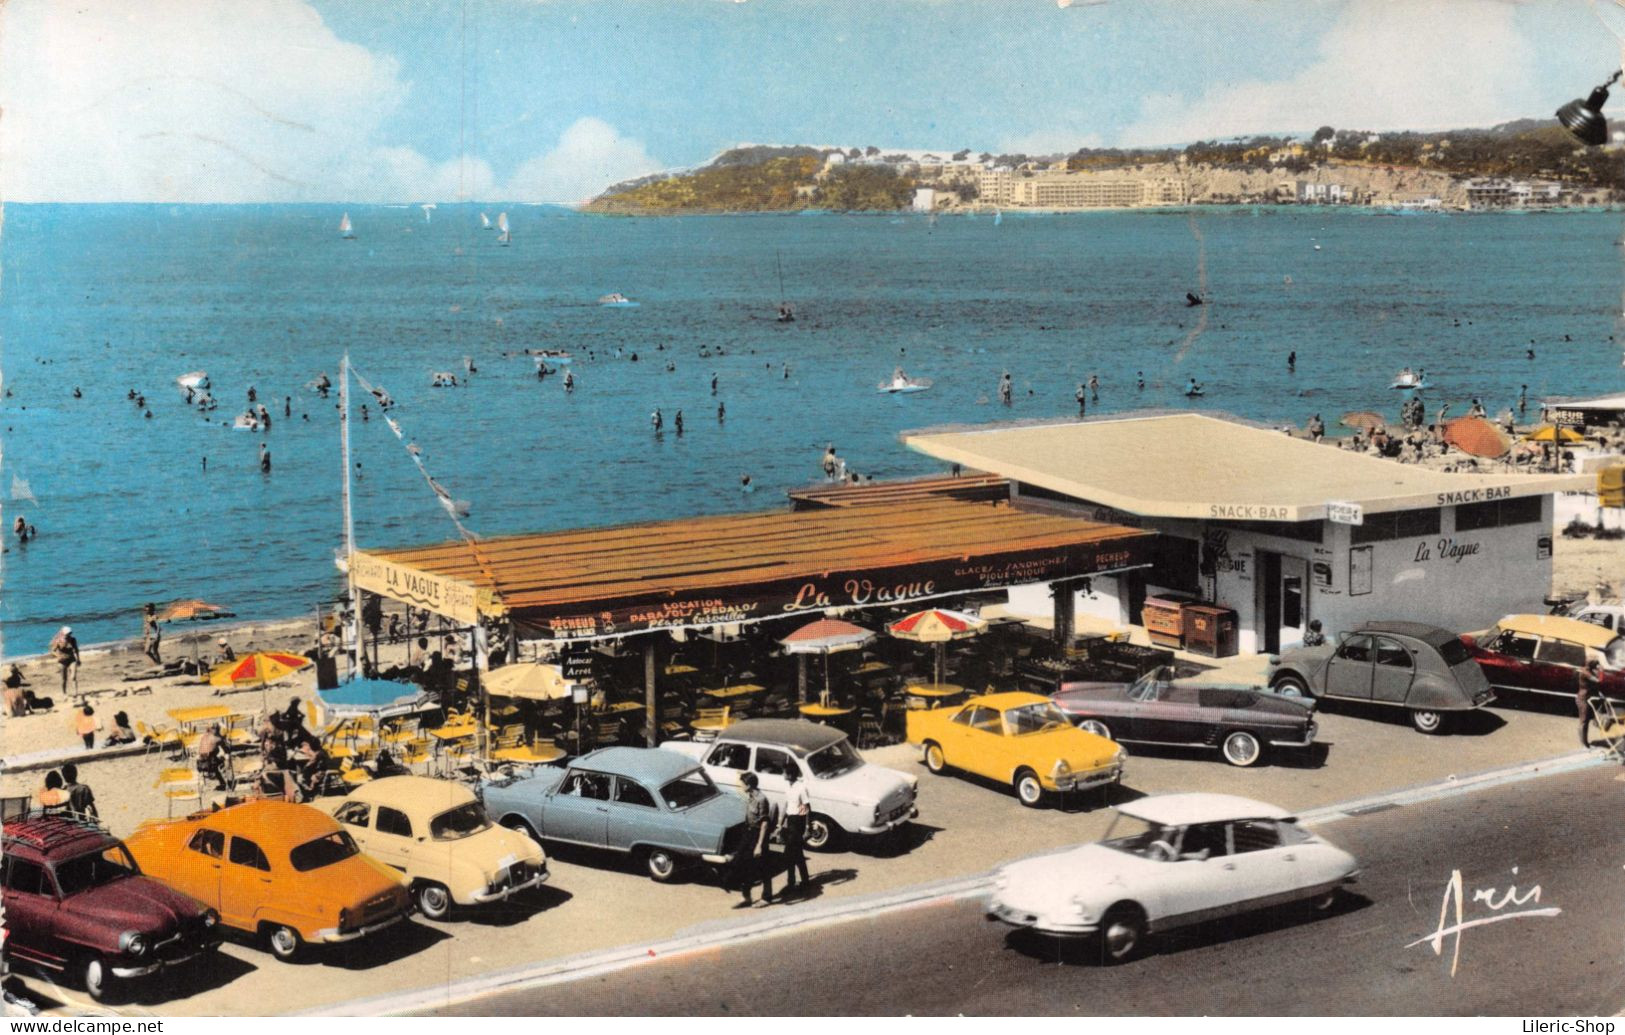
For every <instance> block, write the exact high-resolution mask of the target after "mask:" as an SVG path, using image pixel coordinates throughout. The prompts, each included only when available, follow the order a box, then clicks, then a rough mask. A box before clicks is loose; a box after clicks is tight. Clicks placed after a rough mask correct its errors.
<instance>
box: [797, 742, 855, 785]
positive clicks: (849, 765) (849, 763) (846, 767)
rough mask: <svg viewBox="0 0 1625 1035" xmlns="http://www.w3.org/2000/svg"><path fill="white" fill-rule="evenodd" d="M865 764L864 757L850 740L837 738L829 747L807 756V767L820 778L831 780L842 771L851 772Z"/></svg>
mask: <svg viewBox="0 0 1625 1035" xmlns="http://www.w3.org/2000/svg"><path fill="white" fill-rule="evenodd" d="M862 764H863V759H862V758H861V757H859V755H858V752H857V750H856V749H855V748H853V747H852V742H851V741H849V740H837V741H836V742H835V743H833V744H831V745H830V746H829V747H827V748H822V749H820V750H818V751H814V752H813V753H812V754H810V755H808V756H807V768H808V769H810V770H812V774H813V776H815V777H817V778H818V779H820V780H830V779H833V778H835V777H837V776H840V775H841V774H842V773H850V772H851V771H852V770H854V769H856V768H857V767H858V766H860V765H862Z"/></svg>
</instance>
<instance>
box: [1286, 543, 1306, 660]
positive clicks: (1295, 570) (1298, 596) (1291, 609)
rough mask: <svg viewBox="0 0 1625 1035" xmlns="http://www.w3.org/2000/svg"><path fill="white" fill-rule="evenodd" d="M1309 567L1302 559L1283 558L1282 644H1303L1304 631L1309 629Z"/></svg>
mask: <svg viewBox="0 0 1625 1035" xmlns="http://www.w3.org/2000/svg"><path fill="white" fill-rule="evenodd" d="M1308 576H1309V566H1308V564H1307V563H1306V562H1305V561H1304V560H1303V559H1302V558H1300V557H1287V556H1285V555H1283V556H1282V557H1281V631H1280V636H1281V639H1280V643H1281V645H1282V646H1283V647H1284V646H1285V645H1287V644H1289V643H1301V642H1303V631H1304V630H1305V629H1307V628H1308V627H1309V615H1308V606H1309V597H1308V593H1309V578H1308Z"/></svg>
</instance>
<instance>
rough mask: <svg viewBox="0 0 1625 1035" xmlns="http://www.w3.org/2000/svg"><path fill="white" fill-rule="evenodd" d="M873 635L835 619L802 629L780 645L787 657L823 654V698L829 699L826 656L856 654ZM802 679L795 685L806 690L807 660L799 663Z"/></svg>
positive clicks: (859, 626)
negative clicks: (849, 652) (847, 652)
mask: <svg viewBox="0 0 1625 1035" xmlns="http://www.w3.org/2000/svg"><path fill="white" fill-rule="evenodd" d="M874 638H875V634H874V633H872V632H870V631H869V630H868V629H865V628H864V627H863V626H861V625H853V624H852V623H851V622H843V621H840V620H839V619H836V618H820V619H819V620H818V621H816V622H813V623H812V624H810V625H804V626H802V627H801V628H799V629H797V630H796V631H795V632H793V633H791V634H790V635H789V636H786V637H785V638H784V639H782V640H780V641H779V646H781V647H783V648H784V652H785V653H786V654H822V655H823V656H824V697H825V699H828V697H829V656H830V655H831V654H837V653H839V652H841V651H847V650H857V649H858V648H859V647H862V646H863V645H864V644H866V643H868V642H869V641H870V640H872V639H874ZM800 664H801V665H802V668H801V675H800V677H799V679H798V680H797V682H798V685H799V686H800V687H801V688H802V689H803V690H805V689H806V685H807V669H806V658H802V659H801V661H800Z"/></svg>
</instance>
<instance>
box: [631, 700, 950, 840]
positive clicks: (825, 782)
mask: <svg viewBox="0 0 1625 1035" xmlns="http://www.w3.org/2000/svg"><path fill="white" fill-rule="evenodd" d="M661 747H663V748H666V749H667V750H670V751H680V752H682V753H683V754H686V755H688V756H689V757H690V758H695V759H698V760H699V761H700V762H701V763H703V764H704V766H705V771H706V772H707V773H709V774H711V779H713V780H715V781H716V782H717V783H718V784H719V785H720V786H723V787H738V786H739V777H740V774H742V773H744V772H745V771H746V770H749V771H751V772H753V773H755V774H756V775H757V777H758V778H759V779H760V781H761V787H762V793H763V794H765V795H767V798H768V800H769V801H771V802H772V803H773V804H774V805H775V806H776V807H778V808H780V809H783V807H784V792H785V788H786V787H787V786H788V784H787V782H786V781H785V773H786V772H787V771H789V770H791V769H793V770H795V772H796V775H797V778H798V779H801V780H805V781H806V782H807V798H808V801H809V804H810V805H811V806H812V817H811V819H810V821H809V822H808V824H807V840H806V842H805V844H806V846H807V847H808V848H812V849H833V848H835V847H836V846H837V845H838V844H839V842H840V840H841V838H842V836H843V835H847V834H861V835H875V834H884V833H886V832H887V831H889V830H895V829H896V828H898V827H900V826H902V825H903V824H904V823H907V822H908V821H909V820H911V819H913V818H914V817H915V816H918V815H919V814H920V810H919V809H918V808H917V807H916V806H915V804H914V798H915V794H916V792H917V790H918V787H919V783H920V781H919V778H918V777H916V776H913V775H911V774H908V773H899V772H898V771H897V770H895V769H887V768H885V767H883V766H878V765H870V764H868V763H867V762H865V761H864V760H863V756H862V755H860V754H858V752H857V749H855V748H854V747H853V746H852V743H851V742H850V741H849V740H847V738H846V734H845V733H842V732H841V731H840V730H838V729H834V728H833V727H830V726H824V725H820V724H819V723H816V722H807V721H805V720H801V719H745V720H744V721H742V722H736V723H734V724H733V725H732V726H729V727H728V728H727V729H725V730H723V731H722V732H721V733H720V734H718V735H717V739H716V740H701V741H677V742H669V743H666V744H662V745H661Z"/></svg>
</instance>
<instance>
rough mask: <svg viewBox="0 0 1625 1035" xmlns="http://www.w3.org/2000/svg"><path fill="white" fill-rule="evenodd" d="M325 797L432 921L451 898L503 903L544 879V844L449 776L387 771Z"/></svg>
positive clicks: (472, 903) (366, 849)
mask: <svg viewBox="0 0 1625 1035" xmlns="http://www.w3.org/2000/svg"><path fill="white" fill-rule="evenodd" d="M326 804H327V807H328V808H330V809H331V810H332V813H333V818H334V819H336V820H338V821H339V822H340V823H341V824H343V826H344V829H345V830H347V831H348V832H349V834H350V836H351V837H353V838H355V843H356V844H357V845H358V846H360V848H361V850H362V851H363V852H366V853H367V854H368V855H370V856H372V857H373V858H374V859H377V860H378V861H379V862H381V863H383V864H384V865H385V866H389V867H391V868H393V869H396V870H399V871H400V872H401V873H404V874H405V875H406V879H407V880H408V881H410V882H411V889H412V899H413V901H414V902H415V903H416V904H417V907H418V912H420V913H422V914H423V915H424V916H426V917H428V918H429V919H431V920H443V919H445V917H446V916H447V915H448V914H450V912H451V907H452V905H453V904H454V903H455V904H456V905H459V906H478V905H484V904H485V903H487V902H501V901H503V900H505V899H508V898H511V897H512V896H514V895H517V894H518V893H519V892H521V891H524V890H526V889H528V888H534V887H537V886H539V885H540V884H542V883H543V882H544V881H546V880H547V854H546V853H545V852H543V851H542V846H541V845H539V844H537V843H536V842H535V841H533V840H532V839H531V838H529V837H527V836H525V834H523V833H522V832H520V831H517V830H508V829H506V828H504V827H500V826H498V825H496V824H495V823H493V822H491V820H490V817H488V816H487V815H486V814H485V806H484V805H482V804H481V803H480V801H479V799H478V798H476V797H475V796H474V792H473V791H471V790H469V789H468V788H467V787H465V786H463V785H462V784H460V783H457V782H455V781H453V780H431V779H429V778H428V777H424V776H389V777H385V778H384V779H382V780H373V781H371V782H369V783H364V784H362V785H361V786H359V787H357V788H356V789H355V790H353V791H351V792H350V793H349V795H348V796H346V797H344V798H337V799H329V800H328V802H327V803H326Z"/></svg>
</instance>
